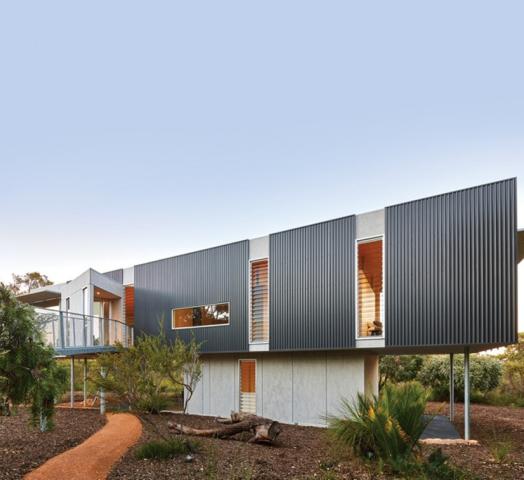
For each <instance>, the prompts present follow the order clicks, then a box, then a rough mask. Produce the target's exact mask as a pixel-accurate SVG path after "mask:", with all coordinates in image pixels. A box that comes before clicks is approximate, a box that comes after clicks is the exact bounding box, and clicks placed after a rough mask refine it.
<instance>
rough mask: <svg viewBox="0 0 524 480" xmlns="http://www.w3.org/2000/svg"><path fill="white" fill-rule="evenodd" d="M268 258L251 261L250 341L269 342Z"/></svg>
mask: <svg viewBox="0 0 524 480" xmlns="http://www.w3.org/2000/svg"><path fill="white" fill-rule="evenodd" d="M268 264H269V262H268V259H267V258H265V259H263V260H255V261H252V262H251V264H250V266H251V272H250V282H251V305H250V314H251V326H250V332H251V336H250V340H251V342H254V343H257V342H260V343H267V342H269V268H268Z"/></svg>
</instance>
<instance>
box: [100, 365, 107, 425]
mask: <svg viewBox="0 0 524 480" xmlns="http://www.w3.org/2000/svg"><path fill="white" fill-rule="evenodd" d="M100 375H102V378H105V376H106V372H105V370H104V369H103V368H102V369H101V370H100ZM105 413H106V392H105V391H104V389H103V387H100V415H105Z"/></svg>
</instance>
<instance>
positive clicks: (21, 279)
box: [9, 272, 53, 295]
mask: <svg viewBox="0 0 524 480" xmlns="http://www.w3.org/2000/svg"><path fill="white" fill-rule="evenodd" d="M12 277H13V281H12V282H11V283H10V284H9V288H10V290H11V291H12V292H13V293H14V294H15V295H19V294H21V293H27V292H30V291H31V290H33V289H35V288H39V287H46V286H47V285H52V284H53V282H52V281H51V280H49V278H48V277H47V275H43V274H41V273H39V272H28V273H26V274H25V275H16V274H15V273H13V275H12Z"/></svg>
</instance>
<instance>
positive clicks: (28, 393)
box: [0, 284, 65, 431]
mask: <svg viewBox="0 0 524 480" xmlns="http://www.w3.org/2000/svg"><path fill="white" fill-rule="evenodd" d="M0 352H1V355H0V404H1V405H2V412H3V413H4V414H9V412H10V405H15V406H16V405H19V404H22V403H30V404H31V413H32V421H33V423H34V424H39V425H40V429H41V430H42V431H45V430H48V429H50V428H51V427H52V417H53V413H54V399H55V397H56V396H57V395H58V394H59V393H60V392H61V391H63V389H64V388H65V374H64V371H63V370H62V369H61V368H60V367H59V366H58V365H57V363H56V361H55V359H54V358H53V351H52V349H51V348H50V347H48V346H46V345H45V344H44V341H43V339H42V335H41V332H40V330H39V329H38V325H37V323H36V321H35V315H34V310H33V308H32V307H30V306H29V305H25V304H22V303H20V302H19V301H18V300H17V299H16V298H15V296H14V295H13V293H12V292H11V290H10V289H9V288H8V287H6V286H5V285H3V284H0Z"/></svg>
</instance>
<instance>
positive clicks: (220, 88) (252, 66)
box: [0, 0, 524, 330]
mask: <svg viewBox="0 0 524 480" xmlns="http://www.w3.org/2000/svg"><path fill="white" fill-rule="evenodd" d="M523 17H524V3H522V2H521V1H514V2H510V1H504V0H502V1H499V2H491V1H490V2H486V1H474V2H469V1H462V2H448V1H441V2H431V4H430V3H429V2H420V1H397V2H391V1H382V2H379V1H370V2H351V1H340V2H336V1H323V2H318V1H317V2H309V1H286V2H282V1H279V2H274V1H269V0H267V1H264V2H245V1H238V2H229V1H227V0H223V1H220V2H216V1H214V2H206V1H200V2H176V1H169V2H162V1H155V2H133V1H125V2H123V1H112V2H99V1H92V2H83V3H80V2H55V1H52V0H48V1H46V2H37V1H33V2H31V1H28V2H8V1H0V281H9V280H10V279H11V274H12V273H24V272H27V271H34V270H37V271H40V272H42V273H45V274H47V275H48V276H49V277H50V278H51V279H52V280H54V281H56V282H61V281H65V280H67V279H71V278H74V277H75V276H77V275H78V274H79V273H81V272H82V271H84V270H85V269H87V268H89V267H92V268H95V269H97V270H99V271H107V270H112V269H115V268H120V267H127V266H131V265H134V264H138V263H142V262H146V261H149V260H155V259H159V258H163V257H168V256H172V255H175V254H179V253H184V252H188V251H193V250H197V249H201V248H205V247H209V246H214V245H220V244H223V243H227V242H231V241H236V240H240V239H246V238H253V237H257V236H260V235H265V234H268V233H271V232H276V231H279V230H283V229H287V228H290V227H294V226H300V225H305V224H309V223H313V222H316V221H320V220H325V219H329V218H335V217H340V216H344V215H348V214H352V213H360V212H365V211H369V210H373V209H377V208H382V207H383V206H385V205H393V204H396V203H399V202H403V201H407V200H412V199H416V198H421V197H426V196H429V195H433V194H438V193H443V192H447V191H450V190H456V189H460V188H464V187H469V186H473V185H476V184H480V183H486V182H491V181H494V180H499V179H503V178H508V177H517V178H518V195H519V197H518V198H519V214H518V215H519V226H520V228H524V91H523V89H524V87H523V86H524V62H523V61H522V48H523V45H524V29H523V28H522V18H523ZM519 276H520V278H521V281H520V287H519V295H520V304H521V305H524V291H523V289H524V265H521V266H520V267H519ZM523 311H524V308H522V309H521V313H520V328H521V330H524V312H523Z"/></svg>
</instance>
